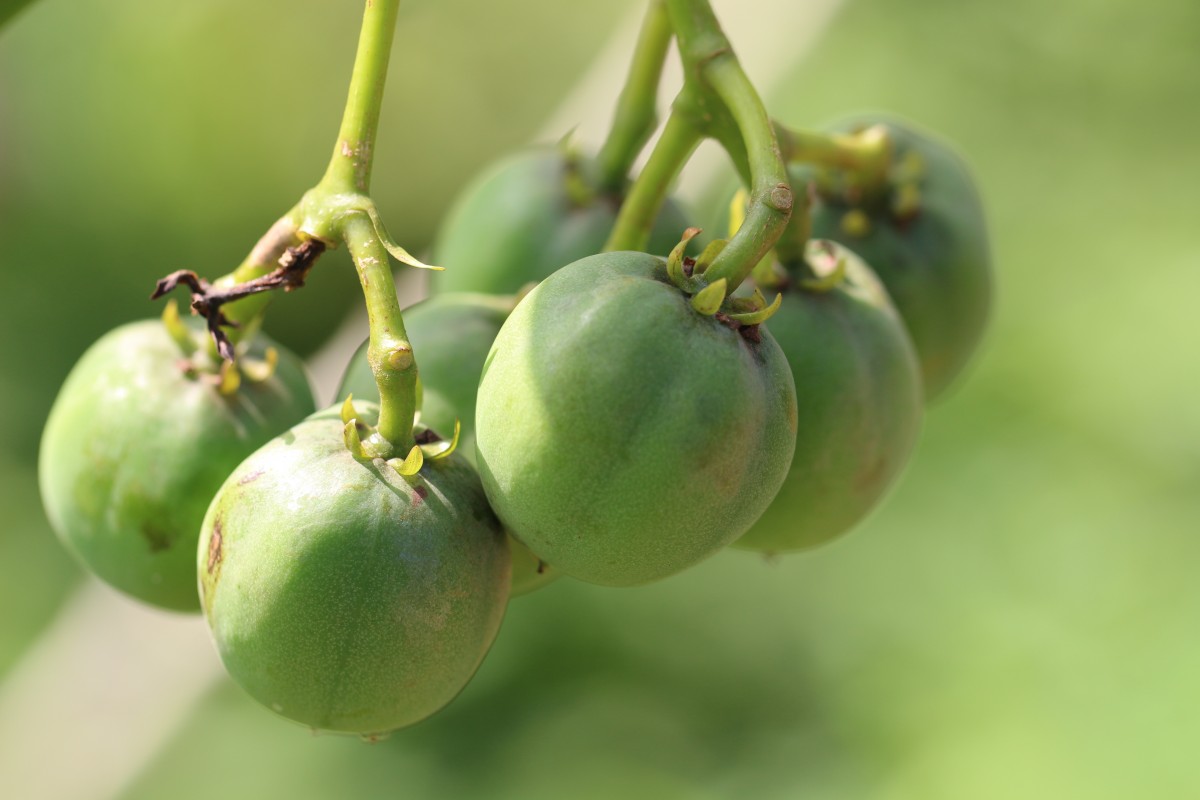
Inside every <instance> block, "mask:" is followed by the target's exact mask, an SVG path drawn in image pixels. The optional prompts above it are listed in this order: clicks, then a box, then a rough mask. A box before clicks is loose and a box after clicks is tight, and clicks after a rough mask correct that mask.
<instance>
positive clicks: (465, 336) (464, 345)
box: [338, 292, 558, 597]
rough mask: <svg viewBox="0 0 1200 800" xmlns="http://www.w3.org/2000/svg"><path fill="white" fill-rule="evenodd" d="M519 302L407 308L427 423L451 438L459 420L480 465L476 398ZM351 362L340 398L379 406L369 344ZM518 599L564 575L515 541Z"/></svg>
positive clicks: (464, 445) (460, 298) (453, 298)
mask: <svg viewBox="0 0 1200 800" xmlns="http://www.w3.org/2000/svg"><path fill="white" fill-rule="evenodd" d="M513 303H514V299H513V298H511V297H497V296H494V295H486V294H474V293H467V292H463V293H449V294H440V295H435V296H434V297H431V298H429V299H428V300H422V301H421V302H420V303H417V304H416V305H414V306H412V307H410V308H408V309H405V311H404V328H405V331H406V332H407V333H408V340H409V342H410V343H412V346H413V351H414V352H415V353H417V356H418V358H419V359H420V360H419V362H418V368H419V369H420V375H421V386H422V400H421V424H423V425H425V426H427V427H429V428H432V429H433V430H435V431H437V432H438V433H440V434H442V435H444V436H448V435H449V434H450V433H452V432H453V431H454V425H455V422H456V421H457V422H458V424H459V425H460V426H461V427H460V433H459V438H458V450H457V451H456V452H458V453H460V454H462V455H463V456H464V457H465V458H466V459H467V460H468V461H470V462H471V465H472V466H474V465H475V397H476V394H477V392H478V391H479V375H480V373H481V372H483V364H484V361H486V360H487V354H488V352H489V351H490V350H491V349H492V341H493V340H494V339H495V338H496V334H497V333H499V331H500V326H501V325H503V324H504V320H506V319H507V318H508V315H509V312H511V311H512V308H513ZM369 344H370V342H363V344H362V346H361V347H359V348H358V351H357V352H355V354H354V357H353V358H351V359H350V364H349V365H348V366H347V367H346V373H345V375H344V376H343V377H342V383H341V386H340V387H339V388H338V397H343V398H344V397H345V396H346V395H348V394H353V395H354V397H356V398H359V397H361V398H363V399H366V400H371V401H374V402H379V387H378V386H377V385H376V384H375V376H374V375H373V374H372V373H371V364H370V362H369V361H368V360H367V346H368V345H369ZM509 546H510V548H511V549H512V554H513V558H512V593H511V596H512V597H518V596H520V595H523V594H528V593H529V592H531V591H533V590H534V589H539V588H541V587H542V586H545V585H546V584H548V583H550V582H551V581H553V580H554V579H555V578H556V577H557V576H558V573H557V571H555V570H554V569H552V568H551V567H550V566H549V565H548V564H545V563H544V562H542V561H540V560H539V559H538V557H537V556H535V555H534V554H533V553H531V552H529V550H528V548H526V547H525V546H524V545H523V544H521V543H520V542H518V541H516V540H515V539H510V541H509Z"/></svg>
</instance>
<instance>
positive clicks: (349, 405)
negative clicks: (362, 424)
mask: <svg viewBox="0 0 1200 800" xmlns="http://www.w3.org/2000/svg"><path fill="white" fill-rule="evenodd" d="M357 418H358V412H357V411H355V410H354V393H353V392H351V393H350V394H348V395H346V399H345V401H344V402H343V403H342V422H343V423H344V424H347V425H349V424H350V423H351V422H354V420H355V419H357Z"/></svg>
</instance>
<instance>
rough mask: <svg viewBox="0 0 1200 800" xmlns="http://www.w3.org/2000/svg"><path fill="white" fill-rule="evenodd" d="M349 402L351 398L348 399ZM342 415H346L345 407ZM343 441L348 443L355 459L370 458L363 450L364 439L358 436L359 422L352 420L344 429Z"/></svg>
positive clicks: (348, 448) (347, 445)
mask: <svg viewBox="0 0 1200 800" xmlns="http://www.w3.org/2000/svg"><path fill="white" fill-rule="evenodd" d="M346 402H349V398H347V399H346ZM342 413H345V406H343V410H342ZM342 441H344V442H345V443H346V449H347V450H349V451H350V455H352V456H354V457H355V458H361V459H367V458H370V456H369V455H368V454H367V451H366V450H365V449H364V448H363V444H362V439H361V438H360V437H359V435H358V420H357V419H351V420H349V421H348V422H346V424H345V425H344V426H343V427H342Z"/></svg>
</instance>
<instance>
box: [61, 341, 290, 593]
mask: <svg viewBox="0 0 1200 800" xmlns="http://www.w3.org/2000/svg"><path fill="white" fill-rule="evenodd" d="M169 331H173V332H174V334H173V335H172V333H170V332H169ZM269 349H273V350H275V352H276V353H277V361H275V362H274V368H273V370H268V369H266V368H265V365H266V364H267V363H268V362H269V361H270V359H268V357H267V353H268V350H269ZM240 360H241V362H242V363H243V366H244V367H245V368H246V369H247V370H248V372H246V373H243V372H242V370H240V369H234V370H233V372H230V369H229V368H228V367H226V368H221V367H218V366H217V364H216V363H214V362H213V361H211V360H210V358H209V356H208V353H207V348H206V345H205V341H204V338H203V336H202V334H201V332H200V330H199V329H198V328H196V327H193V326H190V325H188V324H186V323H184V322H182V321H180V320H177V319H173V320H172V322H171V325H170V328H168V325H167V324H164V322H161V321H158V320H152V321H144V322H135V323H130V324H128V325H124V326H122V327H120V328H117V329H116V330H114V331H112V332H110V333H108V334H106V335H105V336H103V337H102V338H101V339H100V340H99V341H97V342H96V343H95V344H94V345H92V347H91V348H90V349H89V350H88V351H87V352H86V353H85V354H84V355H83V357H82V358H81V359H80V360H79V362H78V363H77V364H76V365H75V367H74V368H73V369H72V371H71V374H70V375H69V376H68V377H67V380H66V382H65V383H64V384H63V387H62V389H61V391H60V392H59V395H58V398H57V399H56V400H55V402H54V406H53V408H52V409H51V411H50V416H49V419H48V420H47V422H46V429H45V431H44V433H43V435H42V442H41V452H40V457H39V463H38V474H39V482H40V486H41V493H42V499H43V502H44V504H45V507H46V514H47V516H48V517H49V519H50V523H51V526H52V527H53V528H54V531H55V532H56V533H57V534H58V536H59V537H60V538H61V539H62V541H63V542H64V543H65V544H66V546H67V548H68V549H69V550H70V551H71V552H72V553H74V554H75V555H76V556H77V557H78V558H79V560H80V561H82V562H83V564H84V565H85V566H86V567H87V568H88V569H89V570H90V571H92V572H93V573H95V574H96V575H97V576H99V577H100V578H101V579H103V580H104V581H105V582H107V583H108V584H110V585H112V586H114V587H115V588H117V589H119V590H121V591H122V592H125V593H126V594H129V595H131V596H133V597H136V598H137V599H139V600H142V601H144V602H147V603H150V604H152V605H156V606H160V607H163V608H168V609H173V610H178V611H196V610H198V609H199V602H198V600H197V597H196V539H197V537H198V536H199V535H200V523H201V521H202V520H203V519H204V512H205V510H206V509H207V508H208V503H209V501H210V500H211V499H212V496H213V494H215V493H216V491H217V489H218V488H220V486H221V484H222V482H224V480H225V478H226V477H227V476H228V475H229V473H230V472H232V471H233V469H234V467H236V466H237V465H238V463H240V462H241V461H242V459H244V458H245V457H246V456H248V455H249V454H250V453H252V452H254V450H256V449H257V448H258V447H260V446H261V445H263V444H265V443H266V442H267V441H269V440H270V439H271V438H272V437H273V436H276V435H277V434H279V433H282V432H283V431H285V430H287V428H288V427H290V426H291V425H294V424H295V423H297V422H299V421H300V420H302V419H304V417H305V416H307V415H308V414H310V413H312V410H313V398H312V390H311V388H310V387H309V383H308V377H307V375H306V374H305V371H304V367H303V365H302V364H301V362H300V360H299V359H298V358H296V357H295V356H293V355H291V354H290V353H288V352H286V351H284V350H283V349H282V348H279V347H278V345H274V344H273V343H272V342H271V341H270V340H269V339H267V338H266V337H265V336H262V335H259V336H256V337H255V338H254V340H253V341H252V342H251V343H250V344H249V347H248V348H246V349H245V352H244V353H243V354H242V356H241V358H240ZM222 370H223V371H222ZM250 373H254V374H255V375H256V377H257V378H258V379H251V378H250V377H249V374H250ZM222 376H223V379H222Z"/></svg>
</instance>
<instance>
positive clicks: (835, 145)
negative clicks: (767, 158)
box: [773, 122, 892, 192]
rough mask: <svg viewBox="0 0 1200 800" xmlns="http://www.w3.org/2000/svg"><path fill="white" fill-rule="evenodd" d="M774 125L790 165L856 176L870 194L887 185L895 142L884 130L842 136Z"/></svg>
mask: <svg viewBox="0 0 1200 800" xmlns="http://www.w3.org/2000/svg"><path fill="white" fill-rule="evenodd" d="M773 125H774V127H775V138H776V139H777V140H778V142H779V149H780V152H781V153H782V154H783V158H784V160H785V161H787V162H788V163H790V164H813V165H816V166H818V167H825V168H827V169H836V170H841V171H844V172H850V173H853V174H854V175H855V178H856V184H857V185H858V186H860V187H861V188H862V189H863V190H864V191H868V192H870V191H875V190H878V189H881V188H883V187H885V186H886V185H887V179H888V170H889V169H890V167H891V160H892V142H891V139H890V137H889V136H888V135H887V133H886V131H885V130H884V129H883V128H881V127H878V126H874V127H870V128H867V129H865V130H863V131H860V132H858V133H850V134H838V133H823V132H820V131H807V130H801V129H798V128H790V127H788V126H786V125H784V124H782V123H780V122H774V123H773Z"/></svg>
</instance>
